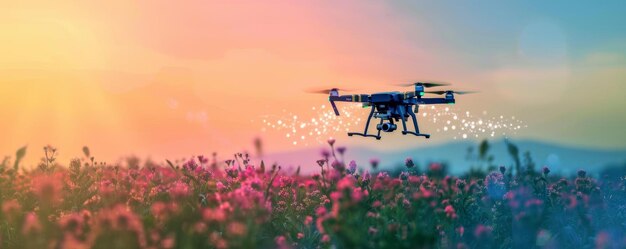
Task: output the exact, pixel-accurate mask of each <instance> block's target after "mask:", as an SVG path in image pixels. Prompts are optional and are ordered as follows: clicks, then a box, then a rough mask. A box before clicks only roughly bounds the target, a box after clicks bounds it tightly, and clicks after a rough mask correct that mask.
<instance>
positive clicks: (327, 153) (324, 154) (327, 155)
mask: <svg viewBox="0 0 626 249" xmlns="http://www.w3.org/2000/svg"><path fill="white" fill-rule="evenodd" d="M322 156H323V157H324V158H328V157H329V156H330V151H328V150H322Z"/></svg>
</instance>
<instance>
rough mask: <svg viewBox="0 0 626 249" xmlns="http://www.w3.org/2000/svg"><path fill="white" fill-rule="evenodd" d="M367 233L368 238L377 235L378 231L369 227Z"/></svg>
mask: <svg viewBox="0 0 626 249" xmlns="http://www.w3.org/2000/svg"><path fill="white" fill-rule="evenodd" d="M367 233H369V235H370V236H374V235H376V234H377V233H378V229H376V228H374V227H369V229H367Z"/></svg>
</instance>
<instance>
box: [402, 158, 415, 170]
mask: <svg viewBox="0 0 626 249" xmlns="http://www.w3.org/2000/svg"><path fill="white" fill-rule="evenodd" d="M404 165H405V166H406V167H407V168H409V169H410V168H413V166H415V163H413V159H412V158H410V157H407V158H406V160H404Z"/></svg>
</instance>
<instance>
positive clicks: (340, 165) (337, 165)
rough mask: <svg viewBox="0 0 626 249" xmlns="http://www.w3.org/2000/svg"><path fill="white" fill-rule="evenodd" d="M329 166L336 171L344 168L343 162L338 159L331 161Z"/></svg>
mask: <svg viewBox="0 0 626 249" xmlns="http://www.w3.org/2000/svg"><path fill="white" fill-rule="evenodd" d="M331 167H333V169H335V170H337V171H343V170H344V165H343V163H340V162H338V161H333V163H332V164H331Z"/></svg>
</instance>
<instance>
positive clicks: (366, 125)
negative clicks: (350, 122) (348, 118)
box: [348, 107, 383, 140]
mask: <svg viewBox="0 0 626 249" xmlns="http://www.w3.org/2000/svg"><path fill="white" fill-rule="evenodd" d="M373 115H374V107H372V111H371V112H370V115H369V116H368V117H367V122H366V123H365V131H363V133H359V132H348V136H349V137H351V136H353V135H357V136H361V137H373V138H376V140H380V130H378V134H377V135H370V134H367V128H369V126H370V120H372V116H373ZM380 123H381V124H382V123H383V121H382V120H380Z"/></svg>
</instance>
